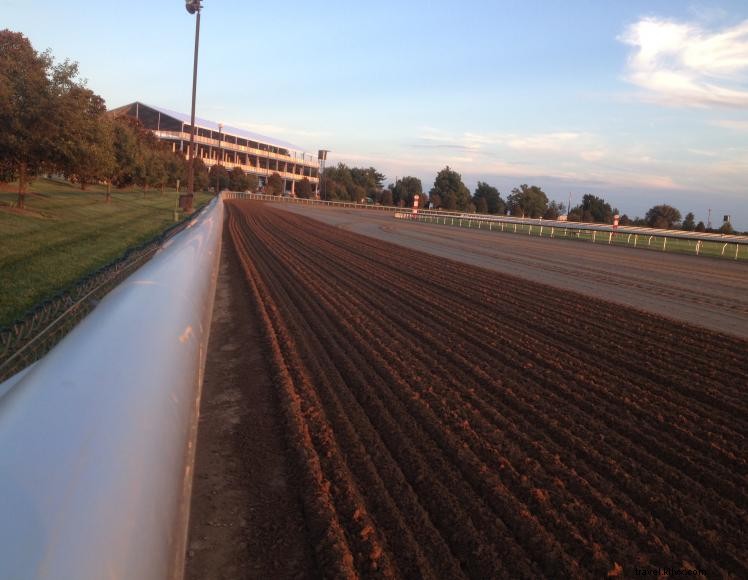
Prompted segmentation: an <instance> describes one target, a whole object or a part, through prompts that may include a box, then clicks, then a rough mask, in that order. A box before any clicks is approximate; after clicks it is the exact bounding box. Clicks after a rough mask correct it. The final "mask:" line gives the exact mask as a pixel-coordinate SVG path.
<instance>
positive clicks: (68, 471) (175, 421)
mask: <svg viewBox="0 0 748 580" xmlns="http://www.w3.org/2000/svg"><path fill="white" fill-rule="evenodd" d="M222 223H223V203H222V201H221V200H220V199H216V200H214V201H213V202H212V204H211V206H210V207H209V208H206V210H205V211H204V212H202V214H200V216H199V217H197V218H196V219H195V220H193V222H191V223H190V224H189V225H188V226H187V228H186V229H185V230H184V231H182V232H180V233H179V234H177V235H176V236H174V238H172V239H171V240H169V241H168V242H167V243H166V244H165V245H164V247H163V249H161V250H160V251H159V252H158V253H157V254H156V255H155V256H154V257H153V258H152V259H151V260H150V261H149V262H148V263H146V264H145V265H144V266H143V267H142V268H140V269H139V270H137V271H136V272H135V273H134V274H132V275H131V276H130V277H128V278H127V279H126V280H125V281H124V282H122V284H120V285H119V286H118V287H117V288H116V289H115V290H113V291H112V292H111V293H110V294H109V295H108V296H107V297H106V298H105V299H104V300H102V302H101V303H100V304H99V305H98V306H97V307H96V308H95V309H94V310H93V312H91V314H89V315H88V316H87V317H86V318H85V319H84V320H83V321H82V322H81V323H80V324H79V325H78V326H77V327H76V328H75V329H74V330H73V331H72V332H71V333H70V334H69V335H68V336H66V337H65V338H64V339H63V340H62V341H61V342H60V343H59V344H58V345H57V346H56V347H55V348H54V349H53V350H52V351H50V352H49V353H48V354H47V355H46V356H45V357H44V358H43V359H41V360H40V361H38V362H37V363H36V364H35V365H34V366H33V367H31V368H30V369H27V371H24V374H21V373H19V375H16V376H15V377H13V378H11V379H10V380H9V381H7V382H6V385H9V387H7V388H5V389H4V388H3V387H4V385H0V578H3V579H5V578H8V579H24V580H27V579H41V578H44V579H51V578H54V579H64V580H67V579H71V580H73V579H74V580H99V579H102V578H118V579H123V578H133V579H139V580H149V579H154V580H155V579H165V578H181V577H182V575H183V568H184V552H185V544H186V535H187V523H188V517H189V500H190V491H191V484H192V466H193V461H194V446H195V435H196V429H197V413H198V409H199V401H200V392H201V386H202V377H203V367H204V362H205V354H206V345H207V342H208V334H209V331H210V321H211V316H212V306H213V298H214V294H215V286H216V280H217V275H218V262H219V256H220V251H221V233H222ZM3 393H4V394H3Z"/></svg>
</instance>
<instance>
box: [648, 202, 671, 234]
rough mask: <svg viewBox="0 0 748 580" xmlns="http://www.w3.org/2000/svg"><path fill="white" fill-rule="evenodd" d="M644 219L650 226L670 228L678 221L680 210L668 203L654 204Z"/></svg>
mask: <svg viewBox="0 0 748 580" xmlns="http://www.w3.org/2000/svg"><path fill="white" fill-rule="evenodd" d="M644 219H645V220H646V222H647V225H648V226H649V227H651V228H661V229H666V230H670V229H672V228H673V226H675V224H677V223H678V222H680V212H679V211H678V210H677V209H675V208H674V207H672V206H670V205H666V204H663V205H655V206H653V207H651V208H649V210H648V211H647V215H645V216H644Z"/></svg>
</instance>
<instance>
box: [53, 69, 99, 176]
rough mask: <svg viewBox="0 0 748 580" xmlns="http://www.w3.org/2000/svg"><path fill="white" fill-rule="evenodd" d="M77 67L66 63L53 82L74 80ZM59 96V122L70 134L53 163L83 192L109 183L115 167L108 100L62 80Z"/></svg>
mask: <svg viewBox="0 0 748 580" xmlns="http://www.w3.org/2000/svg"><path fill="white" fill-rule="evenodd" d="M76 71H77V65H76V64H75V63H70V62H68V61H65V62H64V63H62V64H61V65H60V66H59V67H58V68H57V69H56V71H55V73H54V75H53V78H55V77H57V78H61V79H65V78H68V79H70V78H74V76H75V75H76V74H77V72H76ZM56 86H58V91H59V93H58V94H57V95H56V101H57V105H56V107H55V109H56V115H57V117H56V119H57V121H58V123H59V126H61V127H64V128H65V131H66V135H65V138H60V139H58V140H57V143H56V149H57V151H56V154H55V155H54V157H53V158H51V159H49V161H52V162H53V165H54V166H56V168H57V169H58V170H60V171H61V172H62V173H63V174H64V175H65V176H67V177H68V178H69V179H70V180H71V181H78V182H79V183H80V184H81V187H82V188H83V189H85V188H86V185H87V184H88V183H94V182H97V181H99V180H103V179H106V178H107V176H108V174H109V173H111V171H112V165H113V164H114V149H113V145H112V129H111V123H110V121H109V120H108V119H107V118H106V116H105V115H106V104H105V103H104V99H102V98H101V97H100V96H98V95H97V94H95V93H94V92H93V91H91V90H90V89H87V88H85V86H83V85H81V84H75V83H70V82H68V81H65V80H60V81H59V84H58V85H56Z"/></svg>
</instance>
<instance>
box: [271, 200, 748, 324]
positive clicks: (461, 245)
mask: <svg viewBox="0 0 748 580" xmlns="http://www.w3.org/2000/svg"><path fill="white" fill-rule="evenodd" d="M276 207H279V208H281V207H282V208H283V209H285V210H286V211H290V212H295V213H298V214H300V215H306V216H308V217H312V218H314V219H316V220H319V221H322V222H325V223H329V224H331V225H335V226H337V227H340V228H343V229H347V230H349V231H352V232H356V233H359V234H364V235H367V236H370V237H373V238H376V239H380V240H384V241H387V242H392V243H395V244H399V245H402V246H405V247H408V248H411V249H414V250H420V251H423V252H428V253H431V254H433V255H436V256H440V257H443V258H450V259H453V260H458V261H460V262H464V263H466V264H472V265H474V266H480V267H483V268H488V269H491V270H495V271H497V272H501V273H504V274H512V275H515V276H520V277H522V278H526V279H528V280H533V281H535V282H541V283H543V284H549V285H551V286H556V287H558V288H563V289H565V290H572V291H574V292H581V293H582V294H586V295H588V296H593V297H595V298H602V299H603V300H609V301H611V302H616V303H618V304H623V305H626V306H632V307H634V308H638V309H641V310H646V311H648V312H652V313H655V314H660V315H662V316H668V317H670V318H674V319H676V320H681V321H683V322H688V323H690V324H697V325H699V326H704V327H706V328H709V329H711V330H716V331H717V332H726V333H730V334H734V335H736V336H741V337H743V338H748V264H746V263H745V262H735V261H731V260H720V259H716V258H703V257H701V258H698V257H696V256H686V255H680V254H668V253H665V252H660V251H650V250H641V249H633V248H622V247H611V246H607V245H606V244H591V243H589V242H574V241H569V240H563V239H548V238H538V237H531V236H527V235H521V234H513V233H497V232H489V231H479V230H468V229H460V228H457V227H452V226H444V225H433V224H424V223H413V222H407V221H403V220H396V219H394V218H393V217H392V215H391V214H390V213H383V212H376V211H371V210H352V209H327V208H319V207H313V206H302V205H294V204H277V205H276Z"/></svg>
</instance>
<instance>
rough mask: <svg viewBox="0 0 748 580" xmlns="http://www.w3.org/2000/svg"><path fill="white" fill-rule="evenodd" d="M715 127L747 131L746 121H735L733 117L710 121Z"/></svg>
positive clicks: (747, 123)
mask: <svg viewBox="0 0 748 580" xmlns="http://www.w3.org/2000/svg"><path fill="white" fill-rule="evenodd" d="M712 124H713V125H716V126H717V127H722V128H724V129H731V130H733V131H748V121H735V120H733V119H720V120H719V121H714V122H713V123H712Z"/></svg>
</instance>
